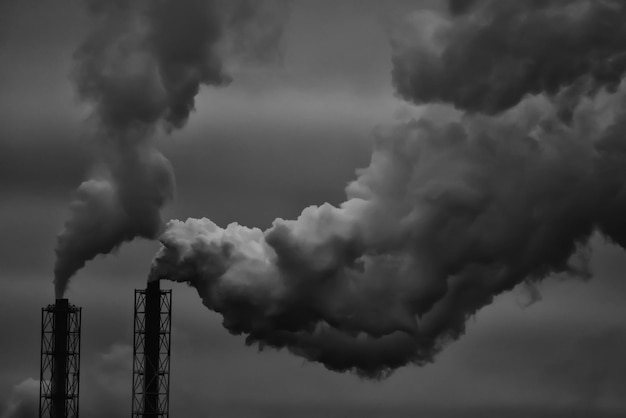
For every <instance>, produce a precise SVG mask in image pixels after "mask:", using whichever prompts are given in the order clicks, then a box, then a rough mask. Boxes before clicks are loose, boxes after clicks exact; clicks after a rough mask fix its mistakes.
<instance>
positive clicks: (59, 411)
mask: <svg viewBox="0 0 626 418" xmlns="http://www.w3.org/2000/svg"><path fill="white" fill-rule="evenodd" d="M80 325H81V308H77V307H76V306H74V305H70V304H69V303H68V300H67V299H57V300H56V303H55V304H54V305H48V306H47V307H45V308H42V309H41V370H40V377H39V381H40V383H39V417H40V418H78V388H79V376H80Z"/></svg>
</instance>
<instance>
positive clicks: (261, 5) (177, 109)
mask: <svg viewBox="0 0 626 418" xmlns="http://www.w3.org/2000/svg"><path fill="white" fill-rule="evenodd" d="M239 3H240V1H230V2H228V3H224V2H220V1H209V0H160V1H149V0H137V1H135V0H132V1H131V0H117V1H110V0H90V1H88V2H87V4H88V8H89V11H90V12H91V14H93V17H94V19H95V21H96V28H95V30H94V31H93V32H92V33H91V35H90V36H89V37H88V38H87V39H86V41H85V42H84V43H83V44H82V45H81V46H80V47H79V49H78V50H77V51H76V53H75V60H76V66H75V67H76V68H75V72H74V79H75V83H76V86H77V91H78V94H79V97H80V98H81V99H82V100H83V101H85V102H87V103H89V104H91V105H92V106H93V115H92V119H93V120H94V121H95V123H96V126H97V132H96V138H97V143H98V149H99V151H100V152H99V158H98V164H97V167H95V168H94V170H93V173H92V176H91V178H89V179H88V180H86V181H84V182H83V183H82V184H81V185H80V186H79V187H78V190H77V192H76V195H75V198H74V201H73V202H72V204H71V207H70V217H69V219H68V220H67V222H66V223H65V226H64V229H63V231H62V232H61V233H60V234H59V236H58V241H57V247H56V255H57V259H56V264H55V268H54V274H55V279H54V282H55V291H56V295H57V297H61V296H62V295H63V292H64V291H65V289H66V287H67V284H68V281H69V279H70V277H71V276H72V275H74V274H75V273H76V272H77V271H78V270H79V269H80V268H82V267H83V266H84V264H85V262H86V261H88V260H91V259H93V258H94V257H96V256H97V255H99V254H108V253H110V252H111V251H112V250H114V249H116V248H117V247H119V246H120V245H121V244H122V243H124V242H126V241H131V240H132V239H134V238H137V237H141V238H146V239H155V238H156V237H158V235H159V234H160V233H161V232H162V230H163V223H162V220H161V209H162V208H163V207H164V205H165V204H166V203H167V202H168V201H170V200H171V199H172V198H173V196H174V190H175V182H174V174H173V170H172V167H171V165H170V163H169V161H168V160H167V158H165V156H164V155H163V154H161V153H160V152H159V151H158V150H157V149H156V148H155V146H154V139H153V138H154V134H155V133H156V132H157V131H159V130H163V131H165V132H171V131H172V130H174V129H178V128H181V127H183V126H184V124H185V123H186V121H187V119H188V118H189V114H190V113H191V112H192V111H193V109H194V101H195V97H196V95H197V94H198V92H199V89H200V87H201V85H212V86H222V85H225V84H228V83H229V81H230V79H231V78H230V76H229V75H228V74H227V73H226V71H225V68H224V67H225V64H224V59H223V56H222V55H223V53H224V51H225V50H226V49H228V51H226V52H231V53H234V52H235V50H236V48H235V47H232V46H231V47H230V48H226V47H224V45H223V44H226V43H228V44H232V43H233V42H232V41H228V42H225V40H226V38H224V36H223V34H224V33H225V32H227V31H228V32H229V33H230V36H237V37H238V39H239V41H238V42H239V43H241V44H242V46H240V48H245V47H252V46H254V47H256V46H258V45H257V44H255V43H252V42H245V38H246V36H250V37H254V38H255V39H256V42H262V44H263V47H265V48H267V49H271V48H273V47H274V45H273V42H275V41H276V42H277V40H278V38H279V35H276V34H280V33H281V31H280V30H279V29H268V28H269V27H274V26H276V27H278V26H279V25H280V24H281V23H282V22H281V21H280V19H274V16H275V15H274V14H271V13H264V12H257V11H256V9H258V10H265V9H266V8H268V7H273V6H272V5H273V2H272V1H269V0H266V1H262V2H256V9H255V6H254V5H253V4H250V3H249V2H245V1H243V0H242V1H241V3H245V7H244V6H238V4H239ZM227 6H228V7H227ZM240 9H245V10H246V13H244V14H242V13H239V14H237V13H235V11H237V10H240ZM249 19H250V20H254V19H257V20H261V21H260V22H256V23H254V24H252V23H246V21H247V20H249ZM230 26H233V28H231V27H230ZM238 27H245V28H248V29H247V31H246V33H245V34H240V33H239V32H240V31H239V30H238ZM249 28H254V29H256V31H255V30H253V29H249ZM257 31H258V32H261V34H260V35H259V34H258V33H256V32H257ZM264 34H271V37H272V38H271V39H270V40H269V41H266V42H265V41H263V40H264V39H265V38H266V37H267V36H268V35H264ZM242 53H243V52H242Z"/></svg>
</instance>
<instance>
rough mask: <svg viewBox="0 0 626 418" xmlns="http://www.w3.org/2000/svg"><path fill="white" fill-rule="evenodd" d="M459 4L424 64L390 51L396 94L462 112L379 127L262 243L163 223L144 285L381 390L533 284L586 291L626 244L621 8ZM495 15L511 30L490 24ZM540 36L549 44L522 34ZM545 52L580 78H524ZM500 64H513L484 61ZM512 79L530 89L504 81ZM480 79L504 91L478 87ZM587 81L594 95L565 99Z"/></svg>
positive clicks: (234, 233)
mask: <svg viewBox="0 0 626 418" xmlns="http://www.w3.org/2000/svg"><path fill="white" fill-rule="evenodd" d="M453 3H454V4H452V5H451V6H453V9H454V13H457V14H459V16H460V17H458V19H460V21H459V22H457V23H458V28H457V27H456V26H455V27H454V28H453V27H452V26H450V27H448V26H446V25H447V24H448V23H446V22H447V20H446V19H448V18H447V17H446V18H444V17H440V20H439V21H434V24H433V21H432V20H430V21H428V20H424V22H425V23H428V22H430V25H431V26H425V27H422V28H421V30H422V31H423V32H422V34H426V35H429V36H430V37H429V38H427V39H426V40H424V38H420V39H412V40H408V41H407V42H409V41H410V42H414V46H415V45H421V46H418V47H415V48H417V49H419V48H421V47H422V46H423V47H424V48H426V49H425V51H426V52H424V53H421V55H419V58H420V59H421V60H422V61H420V66H422V67H419V68H418V66H417V65H416V62H417V61H416V58H415V56H414V55H412V54H411V53H408V54H405V53H404V52H403V51H402V50H401V51H400V52H398V50H397V45H396V51H395V53H394V61H393V62H394V77H395V83H396V86H397V87H398V89H399V94H401V95H404V96H406V97H407V98H409V99H411V100H414V101H423V100H437V101H439V100H445V101H451V102H452V105H437V106H425V107H423V109H422V112H423V113H422V115H421V116H420V117H418V118H416V119H414V120H411V121H408V122H405V123H401V124H398V125H397V126H395V127H390V128H388V129H384V130H380V132H379V133H378V134H377V136H376V142H375V147H374V150H373V154H372V158H371V162H370V164H369V166H368V167H366V168H364V169H361V170H359V171H358V172H357V174H358V176H357V179H356V180H355V181H353V182H352V183H351V184H349V185H348V187H347V188H346V194H347V199H346V201H345V202H344V203H342V204H341V205H339V206H338V207H334V206H331V205H329V204H323V205H321V206H312V207H309V208H306V209H304V210H303V212H302V214H301V215H300V216H299V218H298V219H296V220H283V219H276V220H275V221H274V223H273V225H272V227H271V228H269V229H268V230H266V231H261V230H260V229H257V228H247V227H245V226H241V225H238V224H236V223H233V224H230V225H228V226H227V227H226V228H221V227H219V226H218V225H216V224H214V223H213V222H212V221H210V220H208V219H188V220H187V221H185V222H182V221H178V220H172V221H170V222H169V223H168V224H167V226H166V230H165V232H164V233H163V235H162V236H161V237H160V241H161V243H162V244H163V247H162V248H161V250H160V251H159V252H158V253H157V255H156V257H155V260H154V262H153V265H152V268H151V273H150V280H156V279H164V278H165V279H169V280H173V281H179V282H187V283H188V284H190V285H192V286H193V287H195V288H196V290H197V291H198V293H199V295H200V297H201V298H202V300H203V303H204V304H205V305H206V306H207V307H208V308H210V309H212V310H214V311H216V312H219V313H220V314H221V315H222V316H223V325H224V326H225V327H226V328H227V329H228V330H229V331H230V332H231V333H233V334H245V335H246V342H247V344H255V343H256V344H258V346H259V347H260V348H263V347H266V346H269V347H275V348H286V349H288V350H290V351H291V352H292V353H294V354H296V355H299V356H302V357H304V358H306V359H309V360H311V361H316V362H320V363H323V364H324V365H325V366H326V367H328V368H329V369H332V370H336V371H346V370H351V371H354V372H356V373H358V374H359V375H362V376H367V377H383V376H385V375H387V374H389V373H391V372H392V371H393V370H394V369H395V368H397V367H400V366H402V365H405V364H407V363H415V364H424V363H427V362H430V361H432V360H433V359H434V357H435V355H436V354H437V353H438V352H439V350H441V349H442V347H443V346H444V345H445V344H446V343H448V342H450V341H451V340H454V339H457V338H458V337H459V336H460V335H462V334H463V332H464V330H465V322H466V320H467V319H468V317H470V316H471V315H473V314H475V313H476V312H477V311H478V310H479V309H481V308H482V307H483V306H485V305H487V304H489V303H491V301H492V300H493V298H494V297H495V296H497V295H498V294H500V293H502V292H504V291H506V290H510V289H512V288H513V287H514V286H516V285H517V284H520V283H525V284H527V285H529V286H530V287H531V288H532V284H533V283H534V282H536V281H538V280H541V279H543V278H545V277H546V276H548V275H550V274H553V273H564V274H566V275H569V276H572V277H580V278H584V279H586V278H588V277H590V272H589V269H588V263H587V261H588V251H589V248H588V241H589V238H590V236H591V234H592V233H594V232H595V231H599V232H600V233H602V234H603V235H605V236H606V237H607V238H608V239H611V240H613V241H615V242H616V243H618V244H620V245H622V246H625V247H626V221H624V217H623V213H624V211H625V210H626V193H625V192H624V190H626V142H625V141H624V140H623V137H624V135H625V134H626V85H625V84H624V83H622V84H620V85H619V86H615V85H614V84H615V83H617V82H618V81H619V80H620V79H621V72H617V71H616V72H612V71H609V72H603V71H604V70H605V69H609V68H610V69H615V70H617V69H618V67H613V66H612V65H613V64H612V63H615V60H614V57H616V56H618V55H619V53H620V51H619V50H618V47H619V46H620V45H618V43H619V42H622V41H617V40H616V41H615V42H612V43H611V44H610V45H609V46H607V47H606V48H605V49H603V48H601V47H600V44H599V43H598V42H597V39H596V38H595V37H594V36H595V34H596V33H597V31H598V30H599V29H598V28H599V27H600V26H607V27H610V28H612V29H613V32H614V33H621V32H620V31H623V30H624V29H623V27H624V25H622V24H620V25H619V26H617V27H616V20H615V19H616V17H615V16H618V17H619V16H621V15H622V13H623V12H622V6H621V5H620V4H616V3H611V2H597V3H588V2H582V1H575V2H567V4H568V5H569V8H566V10H567V13H570V14H572V16H569V15H567V16H566V15H564V14H563V12H562V11H561V10H560V9H558V8H557V7H556V5H557V4H559V5H563V4H565V3H564V2H545V3H544V2H523V4H524V5H523V6H522V5H518V4H519V3H520V2H513V1H509V2H505V1H497V2H489V1H471V2H461V1H455V2H453ZM609 11H611V13H609ZM612 13H615V15H613V14H612ZM501 14H503V16H506V17H508V20H507V22H508V23H514V22H516V23H518V24H517V26H515V25H513V29H511V28H509V27H507V25H504V24H503V23H502V22H501V21H500V20H499V19H495V18H494V19H486V17H485V16H496V17H499V16H500V15H501ZM520 16H523V18H521V17H520ZM590 16H591V17H590ZM570 17H571V19H574V20H575V21H576V22H577V23H576V25H579V26H572V25H574V23H572V22H574V20H572V21H571V22H570V20H569V19H570ZM556 18H558V19H561V20H563V19H564V22H565V23H571V25H569V26H568V25H566V26H565V27H566V28H568V29H567V30H571V29H573V28H578V29H585V30H583V31H582V32H575V31H572V32H571V34H570V33H569V32H568V34H567V35H568V36H569V35H571V36H576V37H579V36H582V37H581V38H580V39H579V38H577V39H578V40H580V41H581V42H582V44H581V45H580V46H575V45H574V43H572V42H573V41H572V39H570V38H567V36H566V34H565V31H566V29H564V32H563V33H561V32H560V31H557V29H558V27H559V26H558V25H554V22H555V21H554V19H556ZM455 19H456V18H455ZM598 19H600V20H601V22H600V21H598ZM559 21H560V20H559ZM433 25H434V27H433ZM544 26H545V27H544ZM530 27H532V28H533V31H534V33H535V34H537V36H539V35H538V34H542V33H546V34H547V35H546V36H547V37H546V39H547V41H545V42H544V41H542V42H534V43H531V42H529V43H526V41H527V39H524V38H519V37H516V38H513V37H512V36H513V35H516V34H521V33H525V32H524V31H527V30H528V28H530ZM441 28H445V30H444V29H441ZM522 29H523V30H524V31H522V32H520V31H521V30H522ZM544 29H545V31H546V32H543V31H544ZM441 31H443V32H441ZM501 31H505V32H501ZM555 31H556V32H555ZM577 33H578V34H579V35H575V34H577ZM598 33H599V34H600V35H602V34H603V33H604V32H602V31H600V32H598ZM487 34H488V36H487ZM496 34H500V35H498V36H499V37H496V36H495V35H496ZM435 35H436V36H435ZM461 35H462V36H461ZM586 37H591V39H587V38H586ZM435 38H436V40H437V42H439V44H437V43H428V42H430V41H432V40H433V39H435ZM600 38H601V39H604V38H603V37H602V36H600ZM487 39H490V40H491V41H492V42H495V43H496V44H497V42H496V40H498V42H503V44H497V45H498V48H501V49H495V50H493V49H487V50H486V52H485V53H486V54H487V56H486V58H485V61H484V62H478V63H474V62H471V64H472V65H473V66H474V67H471V68H465V67H463V68H458V69H457V68H452V67H450V66H449V65H451V64H454V63H457V61H456V60H457V58H458V59H459V60H460V61H458V62H465V60H466V59H469V57H473V56H477V55H476V54H479V51H480V50H482V49H481V48H482V47H483V40H487ZM512 39H515V40H516V42H519V45H518V44H517V43H515V44H513V43H512V42H513V41H512ZM530 40H531V41H532V40H535V38H534V37H532V36H531V38H530ZM561 41H567V42H570V44H568V45H570V46H571V47H570V48H561V47H562V46H563V45H562V44H561ZM420 42H421V44H420ZM544 43H547V44H548V45H547V46H546V45H544ZM533 45H534V48H537V50H534V49H532V48H533ZM435 47H436V48H435ZM513 47H516V48H513ZM429 48H435V49H429ZM441 48H443V50H442V49H441ZM549 48H556V50H555V51H552V52H554V53H555V54H560V55H558V57H559V58H558V59H564V60H565V62H566V63H570V64H572V63H573V64H576V63H578V64H580V65H578V66H574V67H572V69H571V72H564V71H565V70H564V68H565V67H563V66H561V64H559V63H558V62H557V60H556V59H555V60H553V59H550V58H549V59H548V61H546V62H543V61H540V63H541V65H540V66H539V67H537V68H536V69H535V70H533V71H532V72H530V73H529V72H528V71H526V70H527V67H526V66H523V65H522V66H519V64H520V62H521V60H523V59H526V60H528V61H529V62H530V61H532V60H534V59H536V58H538V57H542V56H544V55H545V56H547V55H548V49H549ZM607 48H608V49H607ZM509 49H511V50H510V51H509ZM414 50H415V49H413V50H411V51H414ZM501 50H502V51H505V52H507V53H509V56H510V57H511V59H512V60H513V61H512V62H510V61H509V60H507V59H503V60H500V61H498V60H494V59H491V58H493V56H491V55H490V54H498V53H499V52H500V51H501ZM441 51H444V53H441V54H440V52H441ZM429 54H431V55H429ZM438 54H440V55H438ZM440 56H443V57H445V58H446V59H447V58H448V57H451V58H453V59H454V60H453V61H452V62H451V63H449V62H447V61H445V62H444V61H441V60H439V58H437V57H440ZM524 57H525V58H524ZM468 62H469V61H468ZM444 64H445V65H444ZM583 64H584V65H583ZM538 65H539V64H538ZM434 68H437V71H438V72H435V71H433V72H432V74H431V73H430V71H431V70H432V69H434ZM512 68H513V69H517V70H519V71H520V73H519V74H522V75H520V77H521V78H518V77H517V76H518V75H519V74H518V73H516V72H514V71H513V72H511V74H510V77H511V78H507V77H506V76H505V75H506V70H511V69H512ZM600 70H602V71H600ZM457 71H458V74H457ZM461 71H467V76H466V77H462V76H461ZM483 71H486V72H487V74H489V77H491V78H489V79H490V80H493V82H490V84H485V80H486V78H482V77H477V76H481V75H482V72H483ZM423 74H428V77H423ZM531 75H532V76H531ZM431 76H432V77H431ZM433 77H435V78H433ZM457 77H458V78H457ZM485 77H487V76H485ZM581 78H585V79H587V80H588V82H586V83H582V84H579V85H577V87H576V88H572V87H571V86H572V85H573V84H576V83H578V80H579V79H581ZM400 79H402V80H406V84H403V83H404V82H403V81H399V80H400ZM448 79H449V80H452V81H454V83H452V85H451V86H446V85H444V84H445V83H444V81H445V80H448ZM442 80H444V81H442ZM589 80H590V81H589ZM426 81H428V83H427V82H426ZM548 81H549V82H548ZM422 82H424V85H427V84H429V83H430V84H432V94H431V93H429V94H428V95H424V94H423V93H422V91H421V90H420V89H419V86H421V85H422V84H420V83H422ZM406 86H410V87H411V89H408V90H407V89H405V87H406ZM491 87H493V88H491ZM561 87H563V88H565V89H566V90H567V94H563V92H561V91H559V88H561ZM429 88H430V87H429ZM470 92H471V93H472V94H470ZM466 93H467V94H466ZM474 93H476V95H474ZM505 93H506V94H505ZM533 93H537V94H533ZM474 98H475V99H476V100H475V101H472V100H474ZM520 100H521V101H520ZM513 105H514V106H513ZM458 107H460V108H468V109H470V110H472V111H474V112H471V113H465V112H463V111H461V110H458ZM564 107H568V112H569V115H568V117H567V118H563V117H562V116H563V108H564ZM481 111H484V112H487V114H485V113H481ZM494 111H498V114H497V115H490V113H492V112H494Z"/></svg>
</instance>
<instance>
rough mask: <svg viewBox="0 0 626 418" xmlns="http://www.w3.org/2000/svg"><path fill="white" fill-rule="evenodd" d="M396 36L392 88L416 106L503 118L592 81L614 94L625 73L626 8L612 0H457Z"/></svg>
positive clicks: (418, 17) (420, 15)
mask: <svg viewBox="0 0 626 418" xmlns="http://www.w3.org/2000/svg"><path fill="white" fill-rule="evenodd" d="M449 11H450V13H448V14H447V15H444V14H437V13H435V12H424V11H421V12H417V13H414V14H413V15H412V16H411V17H410V18H409V19H407V21H406V22H404V24H402V25H400V26H399V28H397V29H395V30H394V31H393V36H392V48H393V73H392V76H393V83H394V86H395V88H396V90H397V93H398V95H399V96H400V97H402V98H403V99H406V100H408V101H411V102H414V103H418V104H421V103H432V102H443V103H452V104H454V105H455V106H457V107H459V108H460V109H463V110H467V111H470V112H482V113H498V112H502V111H503V110H505V109H507V108H510V107H512V106H514V105H515V104H516V103H518V102H519V101H520V100H521V99H522V98H523V97H525V96H527V95H535V94H547V95H550V96H553V95H556V94H557V93H559V92H560V91H561V90H562V89H564V88H565V87H572V86H577V84H581V83H582V84H586V85H589V86H592V87H593V89H590V90H588V92H590V93H593V92H595V91H597V89H599V88H602V87H604V88H607V89H614V88H616V87H617V85H618V84H619V82H620V80H621V79H622V75H623V73H624V71H625V70H626V54H625V51H626V25H624V23H623V22H624V20H625V19H626V4H624V2H621V1H612V0H606V1H605V0H598V1H596V0H547V1H535V0H532V1H511V0H505V1H501V0H471V1H469V0H454V1H451V2H450V7H449Z"/></svg>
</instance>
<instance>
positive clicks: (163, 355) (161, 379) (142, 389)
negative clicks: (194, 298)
mask: <svg viewBox="0 0 626 418" xmlns="http://www.w3.org/2000/svg"><path fill="white" fill-rule="evenodd" d="M171 298H172V292H171V290H161V289H160V286H159V281H153V282H150V283H149V284H148V286H147V287H146V289H142V290H135V338H134V348H133V406H132V408H133V410H132V416H133V417H167V416H169V370H170V329H171V321H170V318H171V300H172V299H171Z"/></svg>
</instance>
